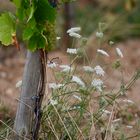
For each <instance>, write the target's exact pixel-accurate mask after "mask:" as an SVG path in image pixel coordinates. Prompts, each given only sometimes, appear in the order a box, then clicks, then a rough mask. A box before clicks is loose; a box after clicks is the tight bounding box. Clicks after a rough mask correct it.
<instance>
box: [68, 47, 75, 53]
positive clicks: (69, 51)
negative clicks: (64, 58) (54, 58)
mask: <svg viewBox="0 0 140 140" xmlns="http://www.w3.org/2000/svg"><path fill="white" fill-rule="evenodd" d="M67 53H69V54H77V49H72V48H67Z"/></svg>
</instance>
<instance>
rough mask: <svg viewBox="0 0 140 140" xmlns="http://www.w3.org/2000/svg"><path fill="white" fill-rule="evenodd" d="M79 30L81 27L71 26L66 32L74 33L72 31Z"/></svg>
mask: <svg viewBox="0 0 140 140" xmlns="http://www.w3.org/2000/svg"><path fill="white" fill-rule="evenodd" d="M79 31H81V27H73V28H70V29H68V30H67V33H69V34H70V33H74V32H79Z"/></svg>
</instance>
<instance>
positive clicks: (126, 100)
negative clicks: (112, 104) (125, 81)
mask: <svg viewBox="0 0 140 140" xmlns="http://www.w3.org/2000/svg"><path fill="white" fill-rule="evenodd" d="M123 102H126V103H130V104H134V102H133V101H132V100H128V99H124V100H123Z"/></svg>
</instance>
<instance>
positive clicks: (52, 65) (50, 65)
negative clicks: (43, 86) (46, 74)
mask: <svg viewBox="0 0 140 140" xmlns="http://www.w3.org/2000/svg"><path fill="white" fill-rule="evenodd" d="M47 66H48V67H49V68H55V67H57V64H56V63H54V62H49V63H48V64H47Z"/></svg>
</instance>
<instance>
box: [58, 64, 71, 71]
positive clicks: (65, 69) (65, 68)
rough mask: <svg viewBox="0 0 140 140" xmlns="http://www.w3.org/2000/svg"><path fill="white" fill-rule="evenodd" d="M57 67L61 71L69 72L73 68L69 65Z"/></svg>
mask: <svg viewBox="0 0 140 140" xmlns="http://www.w3.org/2000/svg"><path fill="white" fill-rule="evenodd" d="M59 67H60V68H61V69H62V72H69V71H72V70H73V68H72V67H70V66H69V65H60V66H59Z"/></svg>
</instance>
